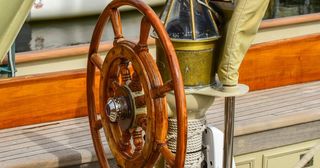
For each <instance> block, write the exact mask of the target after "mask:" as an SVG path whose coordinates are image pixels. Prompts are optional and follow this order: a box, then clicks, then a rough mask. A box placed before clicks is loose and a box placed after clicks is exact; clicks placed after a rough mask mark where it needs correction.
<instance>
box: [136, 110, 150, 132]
mask: <svg viewBox="0 0 320 168" xmlns="http://www.w3.org/2000/svg"><path fill="white" fill-rule="evenodd" d="M147 122H148V117H147V115H146V114H138V115H136V125H137V126H139V127H141V128H142V129H143V130H144V131H146V129H147V124H148V123H147Z"/></svg>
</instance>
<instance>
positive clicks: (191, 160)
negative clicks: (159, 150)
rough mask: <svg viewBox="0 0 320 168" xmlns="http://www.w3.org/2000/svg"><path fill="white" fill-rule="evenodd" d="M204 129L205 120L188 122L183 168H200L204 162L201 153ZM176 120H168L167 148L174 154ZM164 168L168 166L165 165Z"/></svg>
mask: <svg viewBox="0 0 320 168" xmlns="http://www.w3.org/2000/svg"><path fill="white" fill-rule="evenodd" d="M205 129H206V119H205V118H201V119H193V120H188V140H187V154H186V161H185V166H184V167H185V168H200V167H201V163H202V161H203V160H204V154H203V152H202V133H203V131H204V130H205ZM177 130H178V129H177V120H176V119H169V130H168V137H167V139H168V147H169V149H170V150H171V151H172V152H174V153H175V152H176V142H177ZM166 167H169V165H167V164H166Z"/></svg>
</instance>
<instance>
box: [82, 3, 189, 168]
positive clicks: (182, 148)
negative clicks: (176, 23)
mask: <svg viewBox="0 0 320 168" xmlns="http://www.w3.org/2000/svg"><path fill="white" fill-rule="evenodd" d="M124 5H129V6H132V7H134V8H136V9H137V10H139V11H140V12H141V13H142V14H143V15H144V17H143V19H142V21H141V27H140V40H139V42H138V43H137V44H132V43H131V42H128V41H126V40H125V39H124V38H123V35H122V28H121V20H120V14H119V12H118V8H119V7H120V6H124ZM109 20H111V23H112V27H113V30H114V35H115V38H114V39H115V40H114V48H116V47H119V46H121V47H123V48H126V49H125V50H128V51H130V52H132V54H131V56H130V57H131V58H130V59H134V60H135V61H136V62H139V61H140V63H136V67H137V66H141V67H143V68H140V70H141V71H145V74H144V75H139V76H141V77H144V78H145V80H146V81H147V80H148V82H150V83H149V85H150V86H147V85H148V84H143V83H142V85H143V86H144V89H145V88H148V87H151V88H149V89H150V90H149V93H147V94H146V96H147V97H148V98H150V100H146V104H147V106H150V107H149V108H154V110H152V111H153V112H151V113H150V117H152V116H154V118H148V119H151V120H154V121H152V122H148V126H147V132H146V133H148V132H149V131H150V132H153V131H154V137H152V138H150V139H149V140H150V144H147V146H146V145H145V147H144V148H143V151H142V153H143V154H146V156H144V155H141V157H135V158H133V159H132V158H126V157H124V156H123V154H122V153H121V152H120V153H119V150H118V149H117V147H116V146H117V145H116V144H114V142H115V141H114V140H115V138H110V135H111V134H110V133H111V132H112V130H111V127H110V126H109V125H108V124H107V121H106V120H105V119H102V120H100V119H98V117H97V116H98V115H97V112H96V104H95V96H94V95H95V88H94V83H95V70H96V67H97V68H98V69H99V70H101V81H104V80H107V79H103V78H104V77H103V76H104V75H105V74H104V73H103V72H104V71H105V69H108V68H105V66H107V64H108V63H107V62H108V61H107V60H105V61H102V60H101V58H100V57H99V55H98V54H97V53H98V48H99V43H100V40H101V36H102V33H103V28H104V26H105V24H106V22H108V21H109ZM151 26H152V27H153V28H154V30H155V32H156V33H157V35H158V38H159V41H160V43H161V44H162V47H163V50H164V51H165V53H166V57H167V60H168V64H169V70H170V73H171V78H172V80H171V81H170V82H169V83H166V84H163V83H162V79H161V77H160V74H159V71H158V69H157V67H156V64H155V62H154V60H152V59H151V56H150V55H149V53H148V50H147V39H148V35H149V31H150V27H151ZM112 50H113V49H111V51H112ZM133 55H136V56H133ZM108 56H109V54H108ZM108 56H107V57H106V59H108ZM131 61H132V60H131ZM138 69H139V68H138ZM143 69H144V70H143ZM148 82H145V83H148ZM101 86H103V83H102V84H101ZM101 86H100V90H101ZM171 90H173V91H174V94H175V100H176V111H177V120H178V138H177V147H176V148H177V150H176V153H175V154H173V153H172V152H171V151H170V150H169V149H168V147H167V145H166V136H167V127H168V126H167V122H168V118H167V111H166V104H165V93H166V92H168V91H171ZM101 92H102V91H101ZM146 92H148V91H145V93H146ZM100 95H104V94H100ZM101 100H102V102H103V101H104V99H103V98H101ZM87 101H88V112H89V122H90V129H91V134H92V138H93V142H94V147H95V150H96V153H97V157H98V160H99V162H100V165H101V166H102V167H109V165H108V163H107V158H106V156H105V152H104V148H103V145H102V142H101V136H100V133H99V130H100V129H101V128H104V130H105V133H106V135H109V136H108V137H107V139H108V143H109V145H110V148H111V151H112V153H113V154H114V157H115V158H116V159H117V161H118V162H119V163H118V164H119V165H120V166H122V167H133V166H135V167H137V166H138V167H139V166H141V167H152V166H153V164H154V162H155V161H156V160H157V158H158V153H159V152H161V153H162V155H163V156H164V158H165V160H166V161H167V163H168V164H170V165H171V166H172V167H181V168H182V167H183V166H184V160H185V154H186V140H187V114H186V102H185V94H184V89H183V81H182V77H181V73H180V68H179V64H178V60H177V57H176V54H175V51H174V48H173V45H172V43H171V42H170V38H169V36H168V34H167V33H166V31H165V29H164V27H163V25H162V23H161V21H160V20H159V18H158V16H157V15H156V14H155V13H154V12H153V10H152V9H151V8H150V7H149V6H147V5H145V4H144V3H143V2H142V1H140V0H114V1H112V2H111V3H110V4H109V5H108V6H107V7H106V8H105V10H104V11H103V12H102V14H101V15H100V17H99V20H98V22H97V24H96V27H95V30H94V33H93V36H92V40H91V44H90V49H89V56H88V65H87ZM100 110H101V109H100ZM148 113H149V111H148ZM148 117H149V114H148ZM159 119H160V120H159ZM151 123H154V124H151ZM114 145H115V146H114ZM137 158H138V159H137ZM134 163H136V164H134Z"/></svg>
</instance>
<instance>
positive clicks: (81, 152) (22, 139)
mask: <svg viewBox="0 0 320 168" xmlns="http://www.w3.org/2000/svg"><path fill="white" fill-rule="evenodd" d="M310 95H312V99H314V100H315V101H319V100H320V81H318V82H311V83H305V84H298V85H291V86H285V87H280V88H274V89H268V90H262V91H255V92H250V93H249V94H247V95H245V96H243V97H239V98H237V99H236V129H235V134H236V137H242V136H244V137H246V136H254V135H255V134H254V133H256V134H261V133H262V132H266V131H268V130H275V129H280V128H281V129H282V128H285V127H288V126H290V125H301V124H303V123H312V122H313V121H317V120H320V103H319V102H318V103H313V106H312V107H310V104H308V103H305V101H306V100H309V97H310ZM312 99H310V100H312ZM282 103H285V105H284V106H283V108H282V107H280V108H279V104H282ZM297 109H298V110H297ZM207 119H208V123H209V124H212V125H214V126H216V127H218V128H220V129H223V128H222V123H223V99H222V98H217V99H216V102H215V104H214V105H212V107H210V109H209V112H208V114H207ZM278 134H279V133H278ZM287 134H288V133H287ZM104 143H105V144H106V141H105V140H104ZM268 145H270V144H268ZM106 146H107V145H106ZM107 151H108V152H109V150H108V149H107ZM240 151H248V150H246V149H243V148H241V149H240ZM108 156H109V157H111V155H110V153H108ZM39 158H41V159H39ZM92 161H96V156H95V154H94V149H93V146H92V141H91V136H90V131H89V127H88V119H87V117H82V118H76V119H68V120H63V121H56V122H51V123H43V124H37V125H31V126H23V127H16V128H9V129H3V130H0V167H15V166H16V167H17V166H18V167H19V166H20V167H22V166H23V167H32V168H35V167H57V166H70V165H77V164H82V163H88V162H92Z"/></svg>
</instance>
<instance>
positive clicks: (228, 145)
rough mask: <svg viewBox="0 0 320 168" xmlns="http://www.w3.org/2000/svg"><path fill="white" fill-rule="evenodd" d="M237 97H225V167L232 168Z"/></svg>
mask: <svg viewBox="0 0 320 168" xmlns="http://www.w3.org/2000/svg"><path fill="white" fill-rule="evenodd" d="M234 114H235V97H226V98H225V119H224V129H225V130H224V146H223V149H224V150H223V168H232V158H233V135H234Z"/></svg>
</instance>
